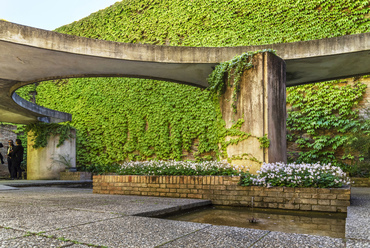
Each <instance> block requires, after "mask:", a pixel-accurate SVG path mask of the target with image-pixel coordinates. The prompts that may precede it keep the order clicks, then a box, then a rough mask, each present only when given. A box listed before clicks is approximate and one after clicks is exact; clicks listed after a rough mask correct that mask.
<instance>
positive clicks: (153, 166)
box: [117, 160, 242, 176]
mask: <svg viewBox="0 0 370 248" xmlns="http://www.w3.org/2000/svg"><path fill="white" fill-rule="evenodd" d="M117 173H118V174H120V175H153V176H159V175H161V176H182V175H185V176H207V175H212V176H232V175H239V174H240V173H242V172H241V169H236V168H234V167H232V166H231V165H230V164H227V163H222V162H216V161H206V162H201V163H194V162H192V161H154V160H153V161H145V162H125V163H123V164H122V166H121V168H120V169H118V170H117Z"/></svg>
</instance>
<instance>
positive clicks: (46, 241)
mask: <svg viewBox="0 0 370 248" xmlns="http://www.w3.org/2000/svg"><path fill="white" fill-rule="evenodd" d="M9 247H17V248H34V247H37V248H50V247H74V248H78V247H81V248H83V247H86V248H87V247H88V246H74V243H72V242H68V241H67V242H66V241H61V240H58V239H52V238H47V237H42V236H35V235H31V236H27V237H21V238H16V239H9V240H2V241H0V248H9Z"/></svg>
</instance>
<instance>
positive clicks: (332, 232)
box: [164, 206, 347, 238]
mask: <svg viewBox="0 0 370 248" xmlns="http://www.w3.org/2000/svg"><path fill="white" fill-rule="evenodd" d="M346 216H347V215H346V214H345V213H324V212H308V211H289V210H274V209H261V208H258V209H256V208H254V209H252V208H238V207H223V206H216V207H209V208H203V209H198V210H194V211H190V212H183V213H178V214H176V215H171V216H166V217H164V218H165V219H171V220H181V221H189V222H197V223H208V224H213V225H225V226H237V227H246V228H254V229H260V230H270V231H279V232H287V233H300V234H310V235H320V236H330V237H334V238H344V236H345V223H346V221H345V219H346ZM254 221H255V222H254Z"/></svg>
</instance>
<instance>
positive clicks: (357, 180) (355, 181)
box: [351, 177, 370, 187]
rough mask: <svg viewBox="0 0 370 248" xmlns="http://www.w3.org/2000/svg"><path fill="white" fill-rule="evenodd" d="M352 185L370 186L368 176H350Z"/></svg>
mask: <svg viewBox="0 0 370 248" xmlns="http://www.w3.org/2000/svg"><path fill="white" fill-rule="evenodd" d="M351 182H352V184H351V186H352V187H370V178H362V177H351Z"/></svg>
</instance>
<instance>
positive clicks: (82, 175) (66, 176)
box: [60, 171, 92, 181]
mask: <svg viewBox="0 0 370 248" xmlns="http://www.w3.org/2000/svg"><path fill="white" fill-rule="evenodd" d="M91 178H92V174H91V172H79V171H77V172H70V171H64V172H60V180H76V181H80V180H91Z"/></svg>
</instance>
